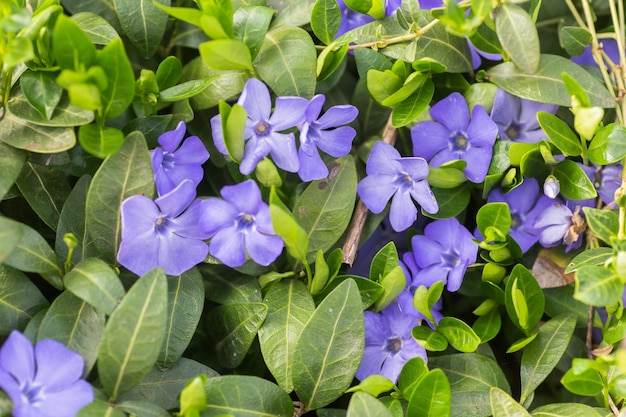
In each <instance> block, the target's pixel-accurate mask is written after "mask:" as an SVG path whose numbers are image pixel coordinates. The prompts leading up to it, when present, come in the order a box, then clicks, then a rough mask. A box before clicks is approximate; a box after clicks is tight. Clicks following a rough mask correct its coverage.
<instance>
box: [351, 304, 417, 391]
mask: <svg viewBox="0 0 626 417" xmlns="http://www.w3.org/2000/svg"><path fill="white" fill-rule="evenodd" d="M364 314H365V317H364V318H365V350H364V351H363V359H362V360H361V365H360V366H359V369H358V370H357V372H356V377H357V379H359V380H360V381H362V380H364V379H365V378H367V377H368V376H370V375H375V374H379V375H383V376H385V377H387V378H388V379H390V380H391V381H392V382H394V383H395V382H396V381H397V380H398V376H400V371H401V370H402V367H403V366H404V364H405V363H406V362H407V361H408V360H409V359H411V358H414V357H416V356H421V357H422V358H423V359H424V361H426V360H428V358H427V357H426V350H425V349H424V348H423V347H422V346H420V345H419V344H418V343H417V342H416V341H415V339H413V336H412V335H411V330H412V329H413V327H415V326H418V325H419V321H418V319H417V317H414V316H411V315H408V314H404V313H403V312H402V311H400V308H399V307H398V304H397V303H391V304H390V305H389V306H388V307H386V308H385V309H384V310H383V311H381V312H380V313H374V312H372V311H366V312H365V313H364Z"/></svg>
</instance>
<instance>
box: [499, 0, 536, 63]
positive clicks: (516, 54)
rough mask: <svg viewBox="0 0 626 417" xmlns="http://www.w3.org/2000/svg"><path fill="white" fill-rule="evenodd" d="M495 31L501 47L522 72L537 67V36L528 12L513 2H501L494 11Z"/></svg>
mask: <svg viewBox="0 0 626 417" xmlns="http://www.w3.org/2000/svg"><path fill="white" fill-rule="evenodd" d="M495 23H496V33H497V35H498V40H499V41H500V44H501V45H502V49H504V52H506V54H507V55H509V57H510V58H511V61H513V63H514V64H515V65H516V66H517V67H519V68H520V69H521V70H522V71H523V72H525V73H527V74H532V73H534V72H535V71H537V68H538V67H539V58H540V50H539V36H538V34H537V29H536V28H535V24H534V22H533V21H532V19H531V18H530V16H529V15H528V12H527V11H526V10H524V9H522V8H521V7H519V6H516V5H514V4H508V3H506V4H503V5H501V6H500V7H499V8H498V9H497V12H496V18H495Z"/></svg>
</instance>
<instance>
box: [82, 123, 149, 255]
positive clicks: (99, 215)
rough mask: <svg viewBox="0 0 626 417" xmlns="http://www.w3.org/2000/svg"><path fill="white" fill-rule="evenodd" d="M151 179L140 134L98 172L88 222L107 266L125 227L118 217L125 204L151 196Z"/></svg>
mask: <svg viewBox="0 0 626 417" xmlns="http://www.w3.org/2000/svg"><path fill="white" fill-rule="evenodd" d="M131 173H132V175H131ZM152 175H153V174H152V165H151V163H150V154H149V152H148V148H147V147H146V142H145V139H144V138H143V136H142V135H141V133H138V132H133V133H131V134H130V135H128V136H127V137H126V140H125V142H124V144H123V145H122V147H121V148H120V149H119V150H118V151H117V152H116V153H114V154H113V155H111V156H109V157H108V158H107V159H105V161H104V162H103V163H102V165H101V166H100V168H99V169H98V171H97V172H96V175H95V176H94V178H93V180H92V182H91V186H90V187H89V191H88V193H87V202H86V208H85V210H86V222H87V230H88V231H89V233H90V235H91V237H92V239H93V242H94V245H95V246H96V247H97V248H98V250H99V251H100V252H101V253H102V259H103V260H104V261H105V262H110V263H114V262H115V255H116V253H117V249H118V247H119V242H120V232H121V227H122V225H121V221H120V217H119V216H120V215H119V212H120V205H121V204H122V201H124V200H125V199H126V198H128V197H130V196H132V195H137V194H143V195H146V196H152V193H153V189H154V184H153V179H152Z"/></svg>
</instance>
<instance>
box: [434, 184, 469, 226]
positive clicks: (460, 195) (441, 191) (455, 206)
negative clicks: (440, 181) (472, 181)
mask: <svg viewBox="0 0 626 417" xmlns="http://www.w3.org/2000/svg"><path fill="white" fill-rule="evenodd" d="M431 190H432V191H433V194H435V199H436V200H437V204H438V205H439V211H438V212H437V213H435V214H430V213H426V212H425V211H424V210H422V214H423V215H424V216H427V217H430V218H433V219H447V218H450V217H454V216H456V215H458V214H459V213H461V212H462V211H463V210H465V208H466V207H467V204H468V203H469V200H470V197H471V188H470V187H468V186H467V184H463V185H460V186H458V187H455V188H437V187H431Z"/></svg>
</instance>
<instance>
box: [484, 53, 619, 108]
mask: <svg viewBox="0 0 626 417" xmlns="http://www.w3.org/2000/svg"><path fill="white" fill-rule="evenodd" d="M563 72H566V73H568V74H569V75H571V76H572V77H573V78H574V79H576V80H577V81H578V82H579V83H580V85H581V86H582V88H583V89H584V91H585V92H586V93H587V94H588V95H589V99H590V102H591V105H592V106H600V107H611V108H612V107H614V106H615V100H614V98H613V97H612V96H611V94H610V93H609V92H608V90H607V89H606V87H604V85H603V84H602V83H601V82H600V81H599V80H598V79H596V78H595V77H594V76H592V75H591V74H589V73H588V72H587V71H585V70H584V69H583V68H581V67H580V66H579V65H576V64H574V63H573V62H571V61H570V60H569V59H567V58H563V57H561V56H557V55H549V54H542V55H541V60H540V61H539V68H538V69H537V71H536V72H535V73H534V74H526V73H524V72H523V71H522V70H520V69H519V68H517V67H516V66H515V64H514V63H513V62H504V63H502V64H498V65H496V66H494V67H492V68H491V69H489V71H487V77H488V79H489V81H491V82H493V83H494V84H496V85H497V86H498V87H500V88H502V89H503V90H505V91H507V92H508V93H511V94H513V95H514V96H518V97H521V98H525V99H527V100H534V101H539V102H542V103H547V104H558V105H559V106H564V107H570V106H571V105H572V98H571V96H570V94H569V92H568V91H567V89H566V88H565V83H564V82H563V79H562V78H561V73H563Z"/></svg>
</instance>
